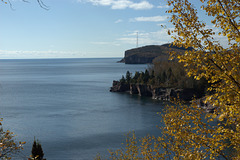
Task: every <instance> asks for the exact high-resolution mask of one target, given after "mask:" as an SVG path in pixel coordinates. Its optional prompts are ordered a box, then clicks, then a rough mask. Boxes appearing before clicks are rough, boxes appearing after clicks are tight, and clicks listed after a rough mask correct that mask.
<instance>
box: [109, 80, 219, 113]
mask: <svg viewBox="0 0 240 160" xmlns="http://www.w3.org/2000/svg"><path fill="white" fill-rule="evenodd" d="M110 92H126V93H129V94H131V95H134V94H135V95H139V96H143V97H151V98H152V99H156V100H162V101H171V100H174V99H180V100H182V101H185V102H191V101H192V100H193V98H195V99H197V100H195V101H194V103H196V104H197V106H198V107H199V108H202V109H204V110H205V111H206V112H208V113H213V112H214V110H215V109H216V107H213V106H212V105H211V104H209V103H204V101H205V98H204V95H202V94H199V93H198V92H197V91H195V90H194V89H191V88H186V89H178V88H164V87H153V86H152V85H147V84H126V83H121V82H120V81H115V80H114V81H113V84H112V87H110Z"/></svg>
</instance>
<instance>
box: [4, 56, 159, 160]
mask: <svg viewBox="0 0 240 160" xmlns="http://www.w3.org/2000/svg"><path fill="white" fill-rule="evenodd" d="M118 60H120V59H41V60H0V112H1V115H0V116H1V117H2V118H4V121H3V127H4V129H10V130H11V131H13V132H14V133H15V134H16V135H17V137H16V138H17V140H21V141H26V142H27V144H26V145H25V146H24V151H23V153H22V154H20V155H18V157H17V159H25V157H26V156H28V155H30V154H31V147H32V143H33V139H34V136H35V137H36V138H37V139H39V141H40V142H41V144H42V147H43V151H44V153H45V156H44V157H45V158H47V159H48V160H78V159H80V160H81V159H93V158H94V157H95V156H96V155H97V153H100V154H101V155H105V154H107V153H108V152H107V149H117V148H120V147H122V144H121V143H122V142H124V140H125V135H126V134H127V133H128V132H129V131H133V130H134V131H135V133H136V135H137V136H145V135H147V133H150V134H155V135H157V134H159V132H160V131H159V129H157V128H156V125H159V124H160V117H159V115H157V112H161V111H162V109H163V106H164V105H163V104H162V103H161V102H159V101H154V100H151V99H150V98H141V97H138V96H130V95H128V94H122V93H111V92H109V87H110V86H111V85H112V80H118V79H120V78H121V75H125V73H126V71H127V70H129V71H130V72H135V71H143V70H145V69H146V68H147V65H125V64H123V63H116V61H118ZM24 156H25V157H24Z"/></svg>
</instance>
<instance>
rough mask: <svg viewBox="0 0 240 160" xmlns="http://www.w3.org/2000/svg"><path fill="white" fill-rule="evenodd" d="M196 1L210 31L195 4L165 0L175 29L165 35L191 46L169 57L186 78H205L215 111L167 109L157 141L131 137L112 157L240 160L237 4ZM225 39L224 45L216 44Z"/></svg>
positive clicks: (239, 13)
mask: <svg viewBox="0 0 240 160" xmlns="http://www.w3.org/2000/svg"><path fill="white" fill-rule="evenodd" d="M198 1H199V2H201V3H202V6H201V12H206V14H207V15H208V16H209V17H211V18H212V20H211V23H212V25H213V26H214V28H211V29H210V28H207V27H206V26H207V25H206V23H205V22H204V21H203V19H200V17H198V14H197V12H198V10H197V9H196V8H195V7H194V5H193V4H192V3H195V2H196V1H195V0H192V1H191V2H192V3H190V1H189V0H168V5H169V6H170V9H169V10H168V13H170V14H171V19H170V22H171V23H172V24H173V25H174V29H173V30H168V34H169V35H172V37H173V38H174V45H176V46H179V47H186V48H188V47H193V48H194V50H192V51H186V52H185V53H184V54H183V53H181V54H177V53H172V58H174V59H178V61H179V62H180V63H183V65H184V66H185V69H186V72H187V74H188V75H189V76H192V77H194V78H195V79H196V80H199V79H201V78H205V79H206V80H208V83H209V84H210V87H209V88H208V91H209V93H211V94H209V95H206V97H205V103H208V104H209V105H211V106H213V107H215V108H216V109H215V110H214V113H213V114H210V113H205V112H204V111H203V109H201V108H200V107H197V104H194V103H193V104H191V105H190V106H189V105H183V104H177V105H170V106H167V107H166V111H165V113H164V114H162V117H163V120H164V123H165V127H163V128H162V129H161V130H160V133H159V136H158V137H154V136H147V137H144V138H141V139H139V140H137V139H136V137H135V135H134V134H133V136H130V137H128V140H127V143H126V148H124V149H120V150H117V151H113V152H110V153H111V157H110V159H144V160H145V159H146V160H148V159H149V160H150V159H151V160H152V159H156V160H157V159H176V160H177V159H184V160H202V159H218V158H223V159H240V1H239V0H198ZM220 36H221V37H220ZM224 37H225V38H226V40H227V43H228V44H227V46H226V45H225V46H223V45H222V44H221V43H220V42H219V38H224ZM98 158H99V159H101V158H100V157H98Z"/></svg>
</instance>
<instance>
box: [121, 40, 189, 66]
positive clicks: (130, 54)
mask: <svg viewBox="0 0 240 160" xmlns="http://www.w3.org/2000/svg"><path fill="white" fill-rule="evenodd" d="M189 49H191V48H188V49H185V48H183V47H176V46H173V45H171V44H164V45H149V46H144V47H139V48H134V49H130V50H127V51H125V56H124V58H123V59H122V60H121V61H120V62H123V63H125V64H146V63H152V62H153V60H154V59H155V58H158V60H159V59H160V60H162V61H166V60H168V57H169V53H170V52H171V51H176V52H184V51H185V50H189Z"/></svg>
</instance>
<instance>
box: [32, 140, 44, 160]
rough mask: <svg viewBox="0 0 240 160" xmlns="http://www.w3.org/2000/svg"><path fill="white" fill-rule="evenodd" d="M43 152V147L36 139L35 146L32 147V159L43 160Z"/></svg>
mask: <svg viewBox="0 0 240 160" xmlns="http://www.w3.org/2000/svg"><path fill="white" fill-rule="evenodd" d="M43 156H44V153H43V150H42V145H41V144H40V142H39V141H38V140H37V141H36V140H35V138H34V142H33V146H32V155H31V157H32V158H31V159H33V160H43Z"/></svg>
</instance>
